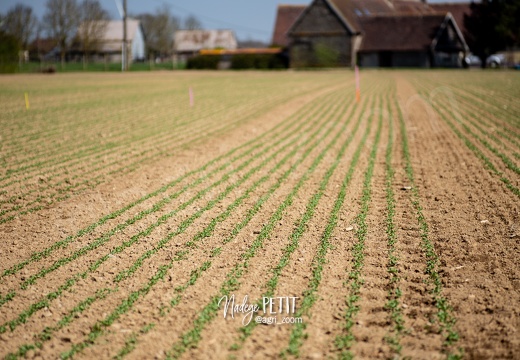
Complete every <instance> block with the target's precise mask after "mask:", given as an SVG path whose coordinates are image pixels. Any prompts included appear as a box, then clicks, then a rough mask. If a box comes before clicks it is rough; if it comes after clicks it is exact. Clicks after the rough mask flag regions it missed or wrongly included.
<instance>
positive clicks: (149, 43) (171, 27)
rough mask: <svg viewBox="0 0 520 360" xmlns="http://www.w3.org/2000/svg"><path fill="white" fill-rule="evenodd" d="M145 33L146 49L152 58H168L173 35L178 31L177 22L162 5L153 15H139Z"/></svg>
mask: <svg viewBox="0 0 520 360" xmlns="http://www.w3.org/2000/svg"><path fill="white" fill-rule="evenodd" d="M137 18H138V19H139V20H141V24H142V25H143V29H144V33H145V41H146V48H147V49H148V52H149V54H150V55H152V56H168V55H170V54H171V52H172V45H173V33H174V32H175V31H176V30H178V29H179V20H178V19H177V18H176V17H175V16H173V15H172V14H171V12H170V8H169V7H168V6H167V5H164V6H162V7H160V8H158V9H157V10H156V11H155V14H140V15H138V16H137Z"/></svg>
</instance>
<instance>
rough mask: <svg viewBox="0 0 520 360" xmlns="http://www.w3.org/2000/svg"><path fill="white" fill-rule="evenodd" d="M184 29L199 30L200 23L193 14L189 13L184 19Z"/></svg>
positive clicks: (200, 27)
mask: <svg viewBox="0 0 520 360" xmlns="http://www.w3.org/2000/svg"><path fill="white" fill-rule="evenodd" d="M184 29H186V30H200V29H202V23H201V22H200V21H199V19H197V18H196V17H195V16H193V15H190V16H188V17H187V18H186V20H184Z"/></svg>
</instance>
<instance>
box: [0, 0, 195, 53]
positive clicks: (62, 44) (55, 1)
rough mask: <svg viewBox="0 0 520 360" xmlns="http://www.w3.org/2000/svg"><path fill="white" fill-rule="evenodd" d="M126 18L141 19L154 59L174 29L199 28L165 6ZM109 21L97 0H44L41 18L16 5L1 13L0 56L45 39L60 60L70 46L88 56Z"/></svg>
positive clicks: (169, 41) (192, 20)
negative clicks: (58, 55)
mask: <svg viewBox="0 0 520 360" xmlns="http://www.w3.org/2000/svg"><path fill="white" fill-rule="evenodd" d="M129 17H131V18H134V19H138V20H140V21H141V25H142V27H143V30H144V35H145V45H146V49H147V51H148V54H149V55H150V56H153V57H154V58H155V57H166V56H169V55H171V52H172V43H173V34H174V33H175V31H176V30H178V29H181V28H182V29H187V30H194V29H201V28H202V24H201V23H200V21H199V20H198V19H197V18H196V17H195V16H193V15H191V16H189V17H187V18H185V19H180V18H179V17H177V16H175V15H173V14H172V12H171V10H170V8H169V7H168V6H167V5H163V6H161V7H159V8H157V9H156V10H155V12H153V13H143V14H134V15H132V14H129ZM109 20H111V18H110V15H109V13H108V12H107V11H106V10H105V9H104V8H103V7H102V5H101V3H100V2H99V0H81V1H78V0H47V2H46V4H45V13H44V15H43V18H42V19H38V17H37V16H36V15H35V13H34V11H33V9H32V8H31V7H30V6H27V5H23V4H17V5H15V6H14V7H13V8H11V9H10V10H8V11H7V13H6V14H0V56H2V55H1V54H6V53H9V52H14V53H18V52H19V51H22V50H27V49H28V48H29V47H30V43H31V42H32V41H33V40H36V39H41V38H48V39H50V40H51V41H52V42H53V44H54V45H55V46H56V47H57V48H58V49H59V51H60V58H61V60H62V61H64V60H65V57H66V54H67V51H68V50H70V48H71V47H72V46H77V47H79V48H80V50H81V51H82V52H83V53H84V54H85V55H86V56H87V57H88V55H89V54H91V53H93V52H95V51H96V50H97V49H98V47H99V43H100V39H101V38H102V36H103V34H104V33H105V31H106V27H107V25H108V21H109Z"/></svg>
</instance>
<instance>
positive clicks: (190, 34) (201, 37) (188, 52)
mask: <svg viewBox="0 0 520 360" xmlns="http://www.w3.org/2000/svg"><path fill="white" fill-rule="evenodd" d="M237 47H238V42H237V39H236V37H235V33H234V32H233V31H231V30H178V31H176V32H175V36H174V41H173V51H174V55H175V57H176V58H177V61H180V62H186V61H187V60H188V59H189V58H190V57H193V56H195V55H198V54H199V52H200V51H201V50H214V49H223V50H235V49H237Z"/></svg>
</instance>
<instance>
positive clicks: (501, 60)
mask: <svg viewBox="0 0 520 360" xmlns="http://www.w3.org/2000/svg"><path fill="white" fill-rule="evenodd" d="M486 65H487V66H488V67H490V68H492V69H496V68H499V67H503V66H505V65H506V56H505V54H493V55H491V56H489V57H488V58H487V59H486Z"/></svg>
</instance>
